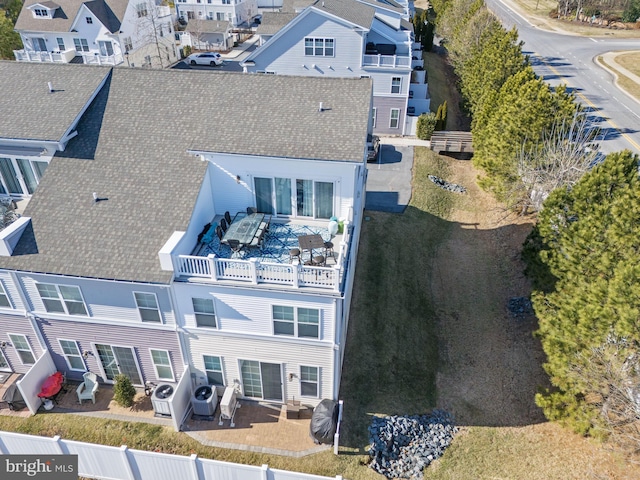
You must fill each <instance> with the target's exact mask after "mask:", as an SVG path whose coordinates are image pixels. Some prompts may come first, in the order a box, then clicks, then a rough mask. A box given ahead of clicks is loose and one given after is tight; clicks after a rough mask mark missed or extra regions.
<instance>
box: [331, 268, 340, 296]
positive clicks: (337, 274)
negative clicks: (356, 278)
mask: <svg viewBox="0 0 640 480" xmlns="http://www.w3.org/2000/svg"><path fill="white" fill-rule="evenodd" d="M332 268H333V275H334V276H333V291H334V292H338V293H339V292H340V267H339V266H338V265H334V266H333V267H332Z"/></svg>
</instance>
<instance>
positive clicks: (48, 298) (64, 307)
mask: <svg viewBox="0 0 640 480" xmlns="http://www.w3.org/2000/svg"><path fill="white" fill-rule="evenodd" d="M36 288H37V289H38V293H39V294H40V298H41V299H42V303H43V304H44V308H45V310H46V311H47V312H49V313H65V314H67V315H81V316H84V317H86V316H88V315H89V314H88V313H87V307H86V305H85V303H84V299H83V298H82V292H81V291H80V287H77V286H75V285H56V284H52V283H37V284H36Z"/></svg>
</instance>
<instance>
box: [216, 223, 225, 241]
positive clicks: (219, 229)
mask: <svg viewBox="0 0 640 480" xmlns="http://www.w3.org/2000/svg"><path fill="white" fill-rule="evenodd" d="M216 235H217V236H218V240H220V241H222V237H224V232H223V231H222V227H221V226H220V225H218V226H217V227H216Z"/></svg>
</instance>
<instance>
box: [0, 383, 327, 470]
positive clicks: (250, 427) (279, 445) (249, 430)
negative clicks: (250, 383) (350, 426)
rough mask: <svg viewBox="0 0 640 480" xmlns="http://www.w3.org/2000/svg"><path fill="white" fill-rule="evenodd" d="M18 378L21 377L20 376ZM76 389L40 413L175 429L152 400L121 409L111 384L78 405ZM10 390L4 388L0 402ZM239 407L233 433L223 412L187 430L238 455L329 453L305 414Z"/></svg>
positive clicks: (248, 404)
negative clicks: (314, 437) (93, 398)
mask: <svg viewBox="0 0 640 480" xmlns="http://www.w3.org/2000/svg"><path fill="white" fill-rule="evenodd" d="M16 377H17V376H16ZM76 387H77V384H73V383H72V382H70V383H68V384H66V385H65V387H64V388H63V390H62V391H61V393H60V394H59V395H58V397H57V398H56V402H55V403H54V406H53V408H52V409H51V410H45V409H44V407H40V409H39V410H38V414H39V415H40V414H44V415H46V414H47V413H67V414H69V415H78V416H90V417H99V418H105V419H112V420H120V421H126V422H145V423H152V424H156V425H164V426H167V427H169V428H171V425H172V422H171V419H169V418H166V417H158V416H155V413H154V411H153V406H152V404H151V397H147V396H145V394H144V393H143V392H139V393H138V394H137V395H136V397H135V399H134V404H133V406H132V407H131V408H124V407H120V406H119V405H117V404H116V403H115V402H114V401H113V388H112V386H111V385H103V384H101V385H100V388H99V390H98V392H97V394H96V403H95V404H93V403H92V402H91V401H83V402H82V404H79V403H78V397H77V395H76ZM3 389H6V386H5V385H0V398H1V395H2V394H3V393H4V390H3ZM240 405H241V406H240V408H238V409H237V411H236V415H235V419H234V420H235V426H234V427H233V428H232V427H230V425H229V423H230V422H229V421H228V420H225V421H224V422H223V425H222V426H221V425H219V423H218V420H219V418H220V409H219V407H218V408H217V409H216V411H215V415H214V417H213V419H212V420H208V419H203V417H193V418H190V419H188V420H187V421H186V423H185V424H184V425H183V431H184V433H186V434H187V435H189V436H191V437H192V438H194V439H195V440H197V441H199V442H200V443H202V444H203V445H208V446H212V447H220V448H230V449H236V450H248V451H253V452H261V453H270V454H275V455H284V456H294V457H301V456H304V455H310V454H313V453H317V452H319V451H322V450H325V449H327V448H330V447H328V446H326V445H316V444H314V442H313V440H312V439H311V437H310V436H309V424H310V417H311V415H310V413H311V409H309V410H308V411H307V412H306V414H301V415H300V417H301V418H296V419H288V418H287V415H286V406H282V405H276V404H269V403H264V402H255V401H249V400H240ZM0 415H11V416H21V417H28V416H29V415H30V414H29V410H27V409H23V410H20V411H12V410H10V409H9V408H0Z"/></svg>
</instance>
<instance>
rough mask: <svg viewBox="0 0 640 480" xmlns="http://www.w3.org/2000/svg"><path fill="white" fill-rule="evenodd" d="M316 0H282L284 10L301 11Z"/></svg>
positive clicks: (290, 11)
mask: <svg viewBox="0 0 640 480" xmlns="http://www.w3.org/2000/svg"><path fill="white" fill-rule="evenodd" d="M314 1H315V0H282V9H281V11H282V12H288V13H300V11H302V10H303V9H305V8H307V7H308V6H309V5H311V4H312V3H313V2H314Z"/></svg>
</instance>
